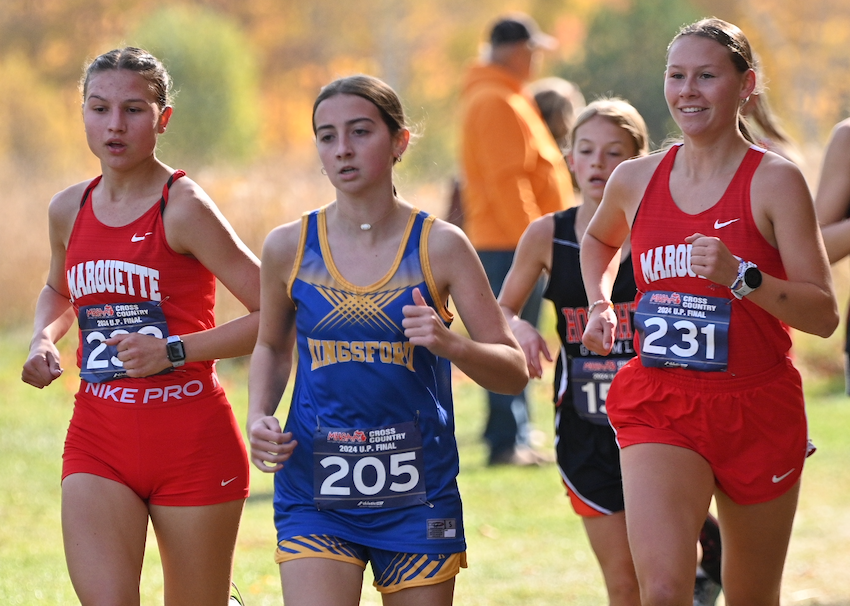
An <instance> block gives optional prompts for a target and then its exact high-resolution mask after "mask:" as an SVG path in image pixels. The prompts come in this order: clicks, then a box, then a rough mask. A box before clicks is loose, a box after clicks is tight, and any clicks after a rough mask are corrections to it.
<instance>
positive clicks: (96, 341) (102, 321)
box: [77, 301, 168, 383]
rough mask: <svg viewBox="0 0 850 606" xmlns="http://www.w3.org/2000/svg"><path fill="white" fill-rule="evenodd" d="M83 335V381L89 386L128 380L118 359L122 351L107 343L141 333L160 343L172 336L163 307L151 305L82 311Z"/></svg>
mask: <svg viewBox="0 0 850 606" xmlns="http://www.w3.org/2000/svg"><path fill="white" fill-rule="evenodd" d="M77 319H78V322H79V324H80V334H81V338H82V347H83V358H82V360H81V366H82V367H81V368H80V377H81V378H82V379H83V380H85V381H88V382H89V383H102V382H104V381H112V380H114V379H121V378H123V377H126V376H127V372H126V371H125V370H124V365H123V364H122V362H121V360H119V359H118V347H117V346H115V345H107V344H106V343H104V341H106V340H107V339H109V338H111V337H114V336H116V335H126V334H129V333H133V332H138V333H141V334H143V335H151V336H154V337H156V338H158V339H163V338H165V337H167V336H168V324H167V323H166V321H165V314H164V313H163V311H162V307H160V306H159V305H157V304H156V303H152V302H150V301H143V302H141V303H107V304H104V305H86V306H85V307H80V313H79V317H78V318H77Z"/></svg>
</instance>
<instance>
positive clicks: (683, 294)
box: [581, 19, 838, 606]
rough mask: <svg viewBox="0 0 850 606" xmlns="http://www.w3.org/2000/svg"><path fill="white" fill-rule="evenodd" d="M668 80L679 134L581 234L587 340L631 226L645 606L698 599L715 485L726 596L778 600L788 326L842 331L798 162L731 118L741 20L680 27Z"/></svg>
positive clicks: (682, 604)
mask: <svg viewBox="0 0 850 606" xmlns="http://www.w3.org/2000/svg"><path fill="white" fill-rule="evenodd" d="M664 82H665V86H664V91H665V97H666V100H667V105H668V107H669V109H670V113H671V115H672V116H673V119H674V120H675V121H676V123H677V124H678V126H679V128H680V129H681V131H682V134H683V143H682V144H681V145H677V146H674V147H672V148H670V149H669V150H668V151H667V152H665V153H659V154H654V155H651V156H648V157H646V158H639V159H635V160H630V161H627V162H624V163H623V164H621V165H620V166H618V167H617V169H616V170H615V171H614V173H613V175H612V176H611V178H610V179H609V181H608V184H607V186H606V188H605V194H604V197H603V201H602V204H601V205H600V208H599V210H598V211H597V213H596V214H595V215H594V217H593V219H592V221H591V223H590V225H589V226H588V228H587V231H586V233H585V236H584V239H583V241H582V252H581V261H582V274H583V277H584V282H585V286H586V289H587V295H588V300H589V301H593V304H592V305H593V312H592V313H591V314H590V319H589V322H588V325H587V328H586V330H585V333H584V343H585V345H586V346H587V347H588V348H589V349H591V350H593V351H595V352H597V353H606V352H607V351H608V350H610V348H611V344H612V341H613V335H614V330H615V328H616V326H617V318H616V316H615V314H614V312H613V310H612V306H611V304H610V292H611V284H612V283H613V277H614V275H615V273H616V270H617V266H618V263H617V260H618V259H619V247H620V245H621V244H622V243H623V242H624V241H625V239H626V237H629V235H630V233H631V236H630V241H631V246H632V258H633V259H634V268H635V281H636V283H637V286H638V299H637V310H636V312H635V324H636V328H637V331H638V334H639V338H638V339H637V340H636V341H637V343H636V348H635V349H636V350H637V351H638V353H639V357H638V358H635V359H633V360H632V361H631V362H629V364H627V365H626V366H625V367H624V368H623V369H622V370H620V372H619V373H618V374H617V376H616V377H615V379H614V381H613V384H612V386H611V389H610V392H609V395H608V400H607V407H608V415H609V419H610V421H611V424H612V426H613V427H614V429H615V431H616V432H617V441H618V443H619V445H620V447H621V449H622V450H621V462H622V471H623V489H624V495H625V507H626V520H627V528H628V534H629V544H630V547H631V551H632V556H633V558H634V562H635V570H636V572H637V576H638V582H639V584H640V591H641V599H642V601H643V603H646V604H653V605H654V606H658V605H679V606H686V605H689V604H691V603H692V599H693V596H692V592H693V583H694V570H695V567H696V566H695V564H696V561H695V560H696V553H695V550H694V544H695V542H696V539H697V536H698V534H699V530H700V527H701V526H702V524H703V521H704V520H705V515H706V511H707V510H708V506H709V502H710V500H711V497H712V495H715V497H716V500H717V509H718V517H719V520H720V528H721V532H722V536H723V552H722V576H723V591H724V594H725V597H726V603H727V604H730V605H735V604H746V605H748V606H753V605H765V606H768V605H770V606H777V605H778V604H779V592H780V582H781V578H782V569H783V565H784V561H785V554H786V552H787V547H788V542H789V539H790V536H791V527H792V522H793V519H794V513H795V510H796V506H797V495H798V492H799V478H800V474H801V472H802V467H803V462H804V460H805V457H806V453H807V435H806V419H805V411H804V403H803V394H802V386H801V384H800V377H799V373H797V372H796V370H795V369H794V368H793V366H792V365H791V363H790V360H789V358H788V355H787V353H788V349H789V347H790V338H789V337H788V334H787V326H791V327H793V328H796V329H798V330H802V331H805V332H809V333H812V334H817V335H820V336H828V335H829V334H831V333H832V332H833V331H834V330H835V327H836V326H837V324H838V312H837V306H836V301H835V294H834V292H833V287H832V281H831V277H830V273H829V266H828V264H827V261H826V254H825V252H824V248H823V244H822V241H821V238H820V234H819V232H818V228H817V222H816V220H815V213H814V207H813V204H812V201H811V197H810V194H809V191H808V188H807V186H806V182H805V180H804V179H803V176H802V174H801V173H800V171H799V169H798V168H797V167H796V166H795V165H794V164H793V163H791V162H789V161H787V160H785V159H784V158H782V157H780V156H778V155H776V154H773V153H772V152H766V151H765V150H764V149H761V148H758V147H756V146H753V145H752V142H753V140H752V138H751V137H750V135H749V132H748V131H747V128H746V123H745V122H743V121H742V120H741V111H740V110H741V106H742V105H743V104H744V103H745V102H746V100H747V98H748V97H749V96H750V95H751V94H752V93H753V92H754V91H755V90H756V86H757V82H756V66H755V62H754V59H753V53H752V50H751V48H750V45H749V42H748V41H747V39H746V37H745V36H744V34H743V33H742V32H741V30H740V29H738V28H737V27H735V26H734V25H732V24H729V23H727V22H725V21H722V20H719V19H706V20H702V21H699V22H697V23H694V24H692V25H690V26H686V27H684V28H683V29H682V30H680V32H679V33H678V34H677V35H676V37H675V38H674V39H673V41H672V42H671V44H670V46H669V48H668V54H667V68H666V72H665V80H664Z"/></svg>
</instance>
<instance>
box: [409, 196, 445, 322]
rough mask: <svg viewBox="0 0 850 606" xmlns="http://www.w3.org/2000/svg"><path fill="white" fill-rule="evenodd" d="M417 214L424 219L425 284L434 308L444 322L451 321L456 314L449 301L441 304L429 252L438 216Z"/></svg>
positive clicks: (421, 262)
mask: <svg viewBox="0 0 850 606" xmlns="http://www.w3.org/2000/svg"><path fill="white" fill-rule="evenodd" d="M414 211H416V209H414ZM417 215H418V216H417V219H418V220H421V221H422V231H421V233H420V234H419V266H420V267H421V268H422V275H423V276H424V278H425V284H426V286H427V287H428V292H429V294H430V295H431V300H432V301H433V302H434V309H435V310H436V311H437V313H438V314H439V315H440V319H442V320H443V322H446V323H451V321H452V320H453V319H454V314H452V312H451V311H450V310H449V306H448V301H446V303H445V304H444V305H441V301H440V290H439V289H438V288H437V281H436V280H435V279H434V274H433V273H432V271H431V255H430V254H429V252H428V235H429V234H430V233H431V227H433V225H434V221H435V220H436V217H435V216H434V215H428V214H426V213H417Z"/></svg>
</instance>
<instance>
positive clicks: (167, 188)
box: [159, 170, 186, 214]
mask: <svg viewBox="0 0 850 606" xmlns="http://www.w3.org/2000/svg"><path fill="white" fill-rule="evenodd" d="M184 176H186V171H184V170H175V171H174V172H173V173H171V176H170V177H168V181H166V183H165V185H163V186H162V197H161V198H160V199H159V214H162V213H164V212H165V207H166V205H167V204H168V192H169V191H170V190H171V186H172V184H173V183H174V182H175V181H177V179H179V178H180V177H184Z"/></svg>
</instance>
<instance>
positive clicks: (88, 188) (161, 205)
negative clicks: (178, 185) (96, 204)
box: [80, 170, 186, 214]
mask: <svg viewBox="0 0 850 606" xmlns="http://www.w3.org/2000/svg"><path fill="white" fill-rule="evenodd" d="M185 175H186V171H184V170H175V171H174V172H173V173H171V176H170V177H168V181H167V182H166V183H165V185H164V186H163V187H162V197H161V198H160V199H159V212H160V214H162V213H163V212H165V206H166V205H167V204H168V192H169V190H170V189H171V185H172V184H173V183H174V182H175V181H177V179H179V178H180V177H183V176H185ZM101 179H103V175H98V176H97V177H95V178H94V179H92V180H91V183H89V184H88V185H87V186H86V190H85V191H84V192H83V197H82V199H80V208H82V207H83V206H84V205H85V203H86V200H88V199H89V196H90V195H91V191H92V190H93V189H94V188H95V187H97V184H98V183H100V180H101Z"/></svg>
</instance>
